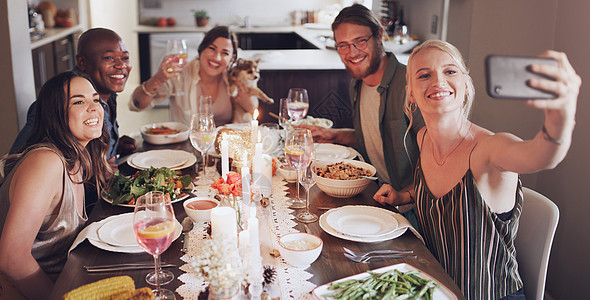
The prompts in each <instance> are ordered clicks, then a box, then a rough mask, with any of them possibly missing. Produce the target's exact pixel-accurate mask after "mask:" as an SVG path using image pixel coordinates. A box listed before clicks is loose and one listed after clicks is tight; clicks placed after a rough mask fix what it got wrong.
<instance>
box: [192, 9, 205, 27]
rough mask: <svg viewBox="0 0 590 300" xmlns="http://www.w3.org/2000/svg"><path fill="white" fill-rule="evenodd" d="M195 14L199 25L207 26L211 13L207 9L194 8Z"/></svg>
mask: <svg viewBox="0 0 590 300" xmlns="http://www.w3.org/2000/svg"><path fill="white" fill-rule="evenodd" d="M192 12H193V15H194V16H195V22H196V23H197V26H199V27H203V26H207V23H208V22H209V15H208V14H207V11H206V10H204V9H201V10H194V9H193V10H192Z"/></svg>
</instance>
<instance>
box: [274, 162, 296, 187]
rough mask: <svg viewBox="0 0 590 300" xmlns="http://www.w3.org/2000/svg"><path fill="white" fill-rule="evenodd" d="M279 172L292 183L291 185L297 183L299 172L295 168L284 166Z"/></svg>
mask: <svg viewBox="0 0 590 300" xmlns="http://www.w3.org/2000/svg"><path fill="white" fill-rule="evenodd" d="M277 172H278V173H279V175H281V177H283V178H284V179H285V180H286V181H287V182H290V183H293V182H297V170H295V168H293V167H291V166H288V165H282V166H280V167H279V168H278V169H277Z"/></svg>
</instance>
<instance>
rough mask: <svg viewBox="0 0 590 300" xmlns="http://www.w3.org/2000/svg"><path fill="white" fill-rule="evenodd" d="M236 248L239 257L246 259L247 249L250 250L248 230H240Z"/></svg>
mask: <svg viewBox="0 0 590 300" xmlns="http://www.w3.org/2000/svg"><path fill="white" fill-rule="evenodd" d="M238 248H239V250H240V256H241V257H246V254H247V253H248V249H249V248H250V234H249V231H248V229H245V230H242V231H241V232H240V234H239V238H238Z"/></svg>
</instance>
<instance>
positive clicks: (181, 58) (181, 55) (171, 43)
mask: <svg viewBox="0 0 590 300" xmlns="http://www.w3.org/2000/svg"><path fill="white" fill-rule="evenodd" d="M166 53H167V54H172V55H174V56H173V57H172V58H171V59H170V60H169V62H171V63H177V64H178V66H179V67H181V68H182V67H184V65H185V64H186V62H187V57H188V49H187V47H186V42H185V40H184V39H172V40H168V42H167V44H166ZM171 94H172V95H173V96H181V95H184V85H183V81H182V80H181V78H180V73H178V74H176V76H174V77H172V93H171Z"/></svg>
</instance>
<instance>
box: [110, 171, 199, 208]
mask: <svg viewBox="0 0 590 300" xmlns="http://www.w3.org/2000/svg"><path fill="white" fill-rule="evenodd" d="M191 183H192V178H191V176H190V175H182V176H181V174H180V172H179V171H175V170H170V169H168V168H166V167H162V168H154V167H151V168H149V169H146V170H141V171H137V172H136V173H135V174H134V175H132V176H130V177H128V176H123V175H121V174H119V173H118V172H117V173H115V176H114V177H113V178H112V179H111V181H110V183H109V188H108V190H107V191H104V192H103V196H104V197H106V198H107V199H109V200H112V201H113V202H112V204H113V205H117V204H128V205H135V199H137V198H138V197H140V196H142V195H144V194H145V193H147V192H150V191H162V192H164V193H167V194H170V200H172V201H174V200H176V199H179V198H182V197H184V196H186V195H187V193H188V192H190V191H191V189H190V188H189V186H190V185H191Z"/></svg>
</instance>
